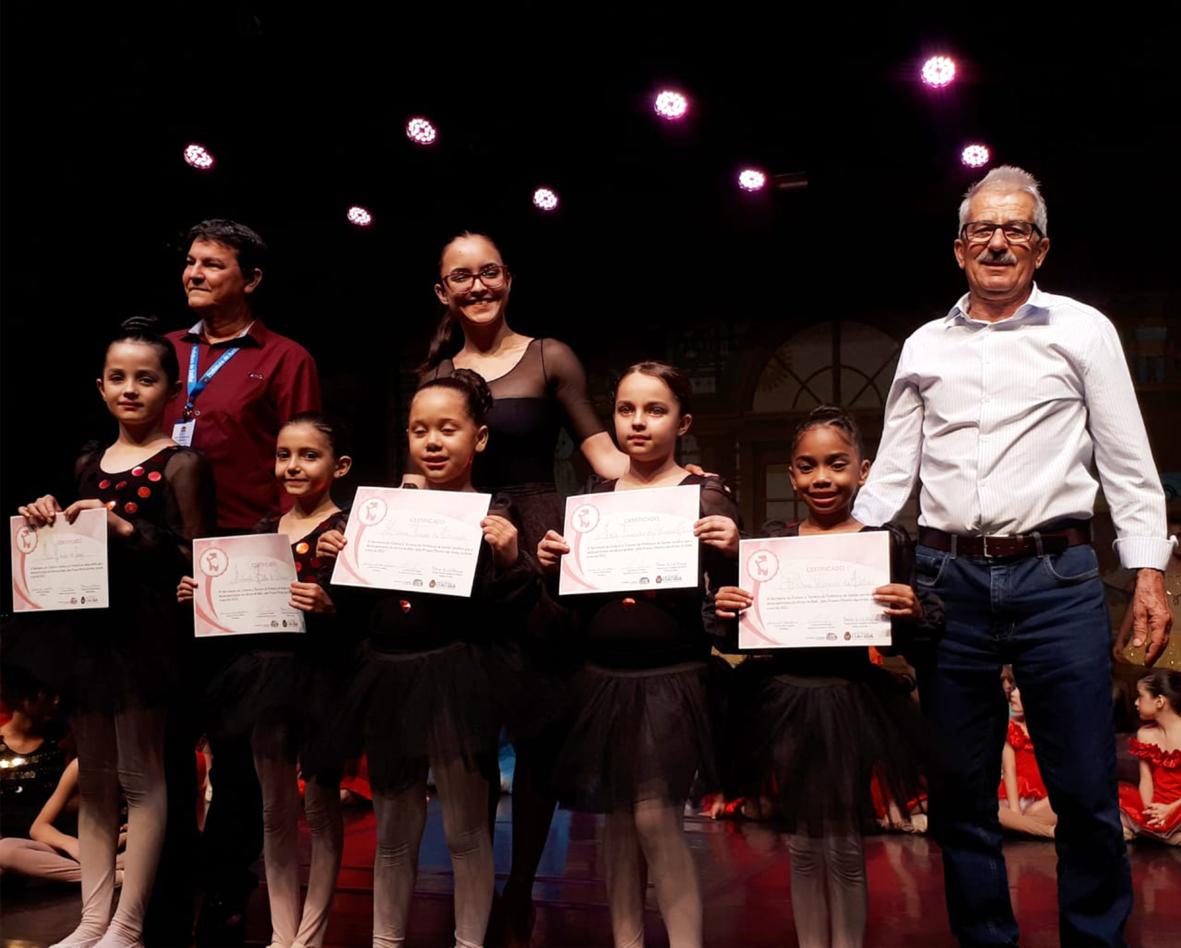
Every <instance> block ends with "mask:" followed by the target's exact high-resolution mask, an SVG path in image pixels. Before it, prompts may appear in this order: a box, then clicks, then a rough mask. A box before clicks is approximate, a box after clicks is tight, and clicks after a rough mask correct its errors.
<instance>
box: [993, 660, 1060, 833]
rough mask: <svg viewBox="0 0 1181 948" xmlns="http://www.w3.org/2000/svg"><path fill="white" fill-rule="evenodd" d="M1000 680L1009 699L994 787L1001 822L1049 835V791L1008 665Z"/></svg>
mask: <svg viewBox="0 0 1181 948" xmlns="http://www.w3.org/2000/svg"><path fill="white" fill-rule="evenodd" d="M1001 683H1002V684H1003V685H1004V689H1005V695H1006V697H1007V698H1008V699H1009V733H1008V735H1007V737H1006V739H1005V749H1004V750H1003V751H1002V752H1001V784H1000V787H999V788H998V790H997V798H998V799H999V801H1000V813H999V816H1000V821H1001V826H1003V827H1004V828H1005V829H1007V830H1011V831H1013V832H1016V833H1027V834H1028V835H1030V836H1044V837H1053V835H1054V827H1055V826H1057V824H1058V815H1057V814H1056V813H1055V812H1054V811H1053V809H1052V808H1051V807H1050V797H1049V791H1047V790H1046V785H1045V783H1044V782H1043V781H1042V774H1041V771H1040V770H1038V766H1037V758H1036V757H1034V754H1033V741H1032V740H1031V739H1030V737H1029V728H1028V727H1026V725H1025V709H1024V707H1023V706H1022V704H1021V689H1020V688H1018V687H1017V682H1016V681H1015V680H1014V678H1013V669H1012V666H1010V665H1006V666H1005V667H1004V668H1003V669H1001Z"/></svg>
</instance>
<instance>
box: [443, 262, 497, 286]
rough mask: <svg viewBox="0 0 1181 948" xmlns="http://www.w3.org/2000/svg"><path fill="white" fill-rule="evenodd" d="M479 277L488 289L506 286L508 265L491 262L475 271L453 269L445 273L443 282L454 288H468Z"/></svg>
mask: <svg viewBox="0 0 1181 948" xmlns="http://www.w3.org/2000/svg"><path fill="white" fill-rule="evenodd" d="M477 277H479V279H480V282H481V283H483V284H484V286H486V287H488V289H490V290H498V289H500V288H501V287H502V286H504V283H505V281H506V280H507V279H508V267H502V266H501V265H500V264H498V263H490V264H488V265H487V266H484V267H480V269H479V270H477V271H476V272H475V273H472V272H471V271H470V270H452V271H451V272H450V273H447V274H444V276H443V282H444V283H446V284H447V285H448V286H450V287H451V288H452V289H453V290H466V289H467V288H468V287H469V286H471V285H472V284H473V283H474V282H475V281H476V278H477Z"/></svg>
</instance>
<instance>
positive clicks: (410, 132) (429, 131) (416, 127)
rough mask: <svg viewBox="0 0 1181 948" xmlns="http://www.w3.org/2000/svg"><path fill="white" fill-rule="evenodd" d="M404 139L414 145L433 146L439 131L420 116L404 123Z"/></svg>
mask: <svg viewBox="0 0 1181 948" xmlns="http://www.w3.org/2000/svg"><path fill="white" fill-rule="evenodd" d="M406 137H407V138H409V139H410V140H411V141H412V142H414V144H416V145H433V144H434V143H435V139H437V138H438V137H439V130H438V129H437V128H435V126H434V125H432V124H431V123H430V120H429V119H425V118H423V117H422V116H421V115H420V116H416V117H415V118H412V119H411V120H410V121H409V122H407V123H406Z"/></svg>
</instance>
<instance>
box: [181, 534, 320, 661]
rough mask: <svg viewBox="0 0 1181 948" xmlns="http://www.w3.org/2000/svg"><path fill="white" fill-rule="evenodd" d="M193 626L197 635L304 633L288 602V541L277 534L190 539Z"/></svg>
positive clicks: (291, 573) (291, 570) (291, 574)
mask: <svg viewBox="0 0 1181 948" xmlns="http://www.w3.org/2000/svg"><path fill="white" fill-rule="evenodd" d="M193 576H194V577H195V578H196V580H197V588H196V590H194V592H193V627H194V633H195V634H196V636H197V637H198V638H202V637H204V636H210V635H257V634H261V633H264V632H303V631H304V630H305V628H306V626H305V625H304V615H303V613H302V612H300V610H298V609H294V608H292V607H291V606H289V605H288V603H289V602H290V601H291V584H292V583H293V582H295V560H294V558H293V557H292V556H291V544H290V542H289V541H288V539H287V537H286V536H284V535H283V534H281V533H253V534H250V535H248V536H240V537H212V538H209V539H203V540H194V541H193Z"/></svg>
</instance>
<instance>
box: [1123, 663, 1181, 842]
mask: <svg viewBox="0 0 1181 948" xmlns="http://www.w3.org/2000/svg"><path fill="white" fill-rule="evenodd" d="M1136 691H1137V693H1138V698H1137V700H1136V710H1137V711H1138V712H1139V713H1140V717H1141V719H1142V720H1143V722H1144V726H1143V727H1141V728H1140V730H1139V731H1137V732H1136V736H1135V737H1132V738H1129V739H1128V747H1129V748H1130V749H1131V751H1132V756H1133V757H1137V758H1139V760H1140V783H1139V785H1138V786H1135V787H1134V786H1132V785H1131V784H1128V783H1121V784H1120V788H1119V805H1120V818H1121V819H1122V820H1123V824H1124V837H1125V838H1126V839H1131V838H1132V837H1134V836H1147V837H1150V838H1152V839H1156V840H1159V841H1160V842H1164V843H1168V844H1169V845H1170V846H1181V672H1178V671H1172V670H1170V669H1167V668H1156V669H1153V671H1152V672H1150V673H1149V674H1147V675H1145V676H1144V677H1143V678H1141V679H1140V681H1139V683H1138V684H1137V686H1136Z"/></svg>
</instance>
